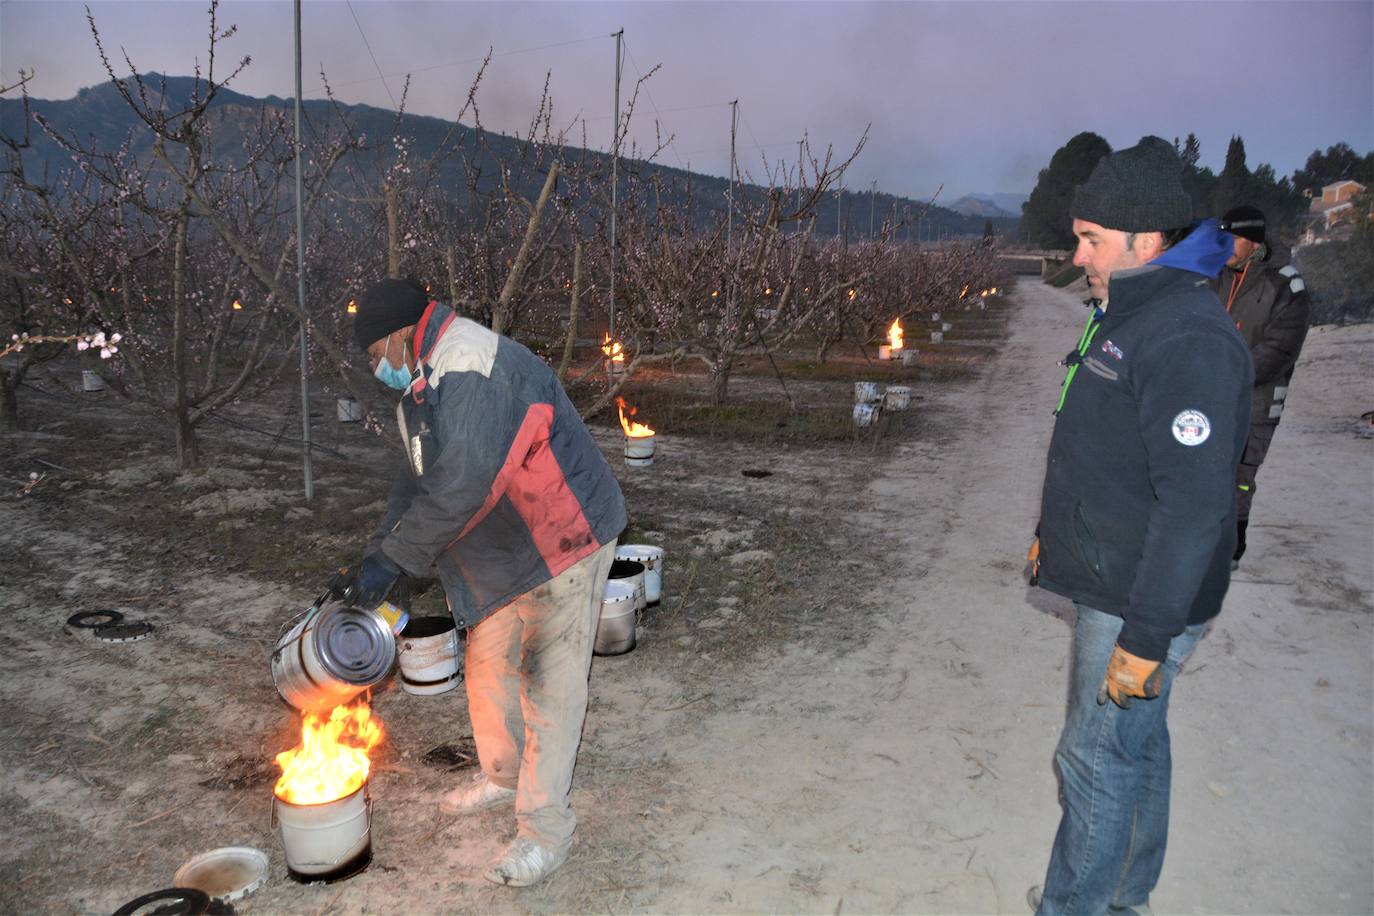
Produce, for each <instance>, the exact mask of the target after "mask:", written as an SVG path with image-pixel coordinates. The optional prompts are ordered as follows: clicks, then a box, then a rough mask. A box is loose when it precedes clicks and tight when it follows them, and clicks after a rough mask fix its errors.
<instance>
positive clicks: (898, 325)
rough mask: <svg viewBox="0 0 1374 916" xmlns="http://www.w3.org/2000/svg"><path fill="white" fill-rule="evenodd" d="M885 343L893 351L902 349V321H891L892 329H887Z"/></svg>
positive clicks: (896, 319)
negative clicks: (890, 346)
mask: <svg viewBox="0 0 1374 916" xmlns="http://www.w3.org/2000/svg"><path fill="white" fill-rule="evenodd" d="M887 342H888V343H889V344H891V345H892V349H893V350H900V349H902V319H900V318H894V319H892V327H890V328H888V329H887Z"/></svg>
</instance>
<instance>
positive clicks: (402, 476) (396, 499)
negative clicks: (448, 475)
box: [363, 459, 417, 557]
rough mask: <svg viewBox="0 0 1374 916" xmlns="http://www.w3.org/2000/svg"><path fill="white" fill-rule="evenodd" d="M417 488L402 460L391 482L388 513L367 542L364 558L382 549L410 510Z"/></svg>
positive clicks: (387, 503) (385, 513)
mask: <svg viewBox="0 0 1374 916" xmlns="http://www.w3.org/2000/svg"><path fill="white" fill-rule="evenodd" d="M416 492H417V488H416V486H415V476H414V475H413V474H412V473H411V470H410V467H409V466H408V465H407V464H406V463H405V460H404V459H402V461H401V464H400V466H399V467H398V468H397V469H396V477H395V479H394V480H393V481H392V482H391V492H390V493H389V494H387V498H386V511H385V512H384V513H383V514H382V520H381V522H379V523H378V525H377V529H376V530H375V531H373V532H372V537H371V538H369V539H368V541H367V548H366V549H364V550H363V556H365V557H366V556H369V555H371V554H374V553H376V552H377V551H378V550H381V549H382V541H383V540H384V539H385V538H386V536H387V535H388V534H390V533H391V531H392V529H393V528H395V527H396V523H397V522H399V521H400V520H401V516H402V515H404V514H405V511H406V509H408V508H410V501H411V500H412V499H414V498H415V494H416Z"/></svg>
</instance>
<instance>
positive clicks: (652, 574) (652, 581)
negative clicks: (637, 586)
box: [615, 544, 663, 604]
mask: <svg viewBox="0 0 1374 916" xmlns="http://www.w3.org/2000/svg"><path fill="white" fill-rule="evenodd" d="M615 558H616V559H617V560H634V561H635V562H637V563H643V564H644V601H645V603H647V604H658V602H659V600H660V599H661V598H662V597H663V548H662V547H651V546H649V545H648V544H621V545H620V546H619V547H617V548H616V549H615Z"/></svg>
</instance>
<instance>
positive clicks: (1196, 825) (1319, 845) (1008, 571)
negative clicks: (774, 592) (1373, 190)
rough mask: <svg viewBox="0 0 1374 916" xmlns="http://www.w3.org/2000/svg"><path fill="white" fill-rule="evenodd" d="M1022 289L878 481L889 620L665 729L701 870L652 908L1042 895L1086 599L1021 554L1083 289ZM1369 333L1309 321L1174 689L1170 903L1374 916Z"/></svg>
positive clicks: (681, 868) (678, 849) (682, 820)
mask: <svg viewBox="0 0 1374 916" xmlns="http://www.w3.org/2000/svg"><path fill="white" fill-rule="evenodd" d="M1018 296H1019V297H1021V300H1022V302H1021V308H1020V309H1019V314H1018V316H1017V318H1016V319H1014V320H1015V326H1014V330H1013V333H1012V335H1011V338H1010V340H1009V341H1008V342H1007V344H1006V345H1005V346H1004V347H1003V348H1002V349H1001V352H1000V353H999V354H997V356H996V357H995V358H994V361H993V363H992V364H991V365H990V366H989V367H988V369H987V371H986V372H985V373H984V374H983V376H982V378H981V379H980V380H979V381H978V382H977V383H975V384H973V385H970V386H963V387H961V388H959V389H958V390H956V391H952V392H949V393H947V395H946V396H943V397H942V396H940V395H939V394H936V395H932V399H931V400H929V401H927V403H926V404H925V407H924V409H925V410H927V411H930V412H931V413H932V415H934V416H935V417H937V418H938V419H939V420H941V421H942V422H944V423H947V424H949V425H951V426H952V427H953V428H954V430H955V436H956V440H955V441H954V442H953V443H949V442H943V443H939V444H934V443H932V444H926V445H913V446H909V447H905V448H904V449H903V450H902V453H901V454H899V455H898V456H897V457H896V458H895V459H894V460H892V461H891V462H890V464H889V465H888V466H887V467H886V468H883V469H881V476H880V477H879V479H877V480H876V481H875V482H874V483H873V484H872V485H871V487H870V488H869V493H870V495H871V497H872V500H871V502H872V505H873V506H874V507H875V508H871V509H870V510H869V511H868V513H867V515H866V518H865V521H866V523H867V526H866V527H867V529H868V531H869V537H871V538H873V539H876V540H878V541H880V542H882V543H885V544H886V545H887V546H888V550H887V553H888V556H889V558H890V561H889V563H888V565H887V566H886V568H884V569H873V570H872V571H871V577H869V578H867V579H866V580H864V581H855V582H854V583H853V587H854V594H855V596H856V600H855V604H856V605H858V604H860V603H861V601H860V600H859V598H860V596H862V597H866V598H870V599H872V600H873V603H874V604H875V605H876V610H875V611H873V612H871V613H868V614H867V616H866V618H865V626H864V629H866V630H868V631H869V639H868V640H867V641H866V642H865V644H864V645H862V646H859V647H855V648H856V651H852V652H850V651H847V649H848V648H850V647H847V646H846V645H843V644H840V643H838V642H834V643H831V644H826V643H825V642H824V641H819V642H818V641H815V640H811V641H808V642H807V643H806V645H807V647H808V648H806V649H794V650H792V651H790V652H789V653H788V654H787V655H786V656H785V658H783V659H782V660H780V661H779V662H777V663H774V664H770V665H769V666H768V667H767V668H766V670H762V671H757V672H751V673H749V674H748V675H747V676H746V684H745V689H744V690H742V691H738V692H735V693H734V694H733V703H732V704H731V705H730V706H728V707H726V708H719V707H718V708H717V709H716V711H715V712H714V713H712V714H710V715H703V716H701V717H700V718H698V719H696V720H695V721H694V722H693V724H692V726H691V730H690V732H688V733H685V734H684V735H683V740H680V741H678V742H677V744H678V746H677V747H675V748H673V749H671V750H670V751H669V753H668V756H669V757H670V758H672V759H674V760H675V762H676V764H677V766H675V768H674V770H675V772H677V773H679V774H682V776H681V778H682V779H683V780H685V783H686V784H685V786H683V787H682V789H681V791H680V792H679V793H677V795H678V797H679V798H682V799H690V800H691V801H690V802H679V804H682V805H685V806H686V810H685V811H678V812H677V813H678V814H679V816H677V817H674V818H673V819H671V820H670V821H669V822H667V823H664V824H663V825H662V828H661V829H658V830H653V831H648V832H646V837H645V840H646V842H649V843H650V844H651V846H650V849H651V851H652V852H654V853H655V854H656V855H658V856H661V857H664V858H667V857H671V858H672V859H673V860H675V861H676V862H677V863H678V865H677V868H676V870H677V871H678V872H679V874H680V876H681V878H682V881H681V883H680V884H678V885H675V886H669V887H665V888H663V893H661V894H660V895H658V896H652V895H651V896H648V897H647V898H641V899H643V902H644V903H645V904H646V905H647V908H648V909H651V910H661V911H666V912H685V911H701V910H710V911H749V912H754V911H770V912H826V913H833V912H841V911H843V912H970V913H992V912H1008V913H1019V912H1024V911H1025V904H1024V894H1025V891H1026V888H1027V887H1028V886H1029V885H1031V884H1034V883H1039V881H1040V880H1041V878H1042V876H1043V873H1044V867H1045V863H1046V861H1047V858H1048V852H1049V847H1050V843H1051V841H1052V838H1053V833H1054V829H1055V826H1056V824H1057V820H1058V806H1057V804H1056V800H1055V799H1056V794H1055V793H1056V787H1055V781H1054V776H1053V772H1052V768H1051V755H1052V753H1053V749H1054V744H1055V741H1056V740H1057V736H1058V734H1059V730H1060V727H1061V723H1062V720H1063V715H1064V706H1063V696H1064V691H1065V689H1066V677H1067V672H1066V669H1065V664H1066V660H1067V653H1068V647H1069V636H1070V627H1069V625H1068V623H1067V622H1066V618H1067V617H1068V616H1069V615H1070V614H1071V608H1070V607H1069V606H1068V604H1067V602H1064V601H1061V600H1058V599H1055V598H1053V596H1049V595H1047V594H1045V593H1041V592H1038V591H1032V590H1030V589H1028V588H1026V587H1025V586H1024V585H1023V584H1022V582H1021V579H1020V567H1021V557H1022V556H1023V555H1024V551H1025V547H1026V544H1027V541H1028V537H1029V534H1030V532H1031V531H1032V529H1033V527H1034V523H1035V515H1036V512H1037V510H1038V499H1039V484H1040V481H1041V478H1042V474H1043V462H1044V455H1045V448H1046V445H1047V442H1048V436H1049V432H1050V427H1051V417H1050V408H1051V406H1052V404H1053V402H1054V398H1055V392H1056V390H1057V386H1058V384H1059V379H1060V375H1061V370H1060V369H1059V368H1058V367H1057V366H1056V365H1055V360H1056V359H1057V358H1058V357H1059V356H1060V355H1061V354H1062V353H1063V352H1067V350H1068V349H1069V347H1070V345H1071V343H1072V340H1073V339H1074V338H1075V337H1076V335H1077V333H1078V330H1079V328H1080V325H1081V322H1082V321H1083V320H1084V318H1085V312H1084V310H1083V308H1082V306H1081V304H1080V302H1079V300H1078V297H1076V296H1075V295H1072V294H1070V293H1066V292H1061V291H1057V290H1053V289H1051V288H1049V287H1045V286H1042V285H1039V284H1035V283H1023V284H1021V285H1020V288H1019V289H1018ZM1370 331H1371V329H1370V328H1368V327H1364V328H1353V329H1345V330H1322V329H1319V330H1317V331H1314V333H1313V335H1312V337H1311V338H1310V342H1309V345H1308V352H1307V354H1306V355H1305V357H1304V362H1303V365H1302V366H1300V367H1299V370H1298V375H1297V382H1296V384H1295V386H1294V391H1295V394H1294V396H1293V399H1292V402H1291V404H1292V406H1291V407H1290V413H1289V415H1288V416H1287V418H1286V419H1285V421H1284V425H1283V427H1282V430H1281V431H1280V433H1279V435H1278V438H1277V441H1276V444H1275V446H1274V449H1273V452H1272V456H1271V458H1270V461H1269V463H1268V464H1267V465H1266V466H1265V469H1264V471H1263V472H1262V475H1261V485H1262V486H1264V490H1263V491H1262V492H1261V495H1260V496H1259V498H1258V500H1257V503H1256V506H1257V509H1256V511H1255V515H1254V519H1253V524H1252V528H1251V530H1252V532H1254V533H1253V535H1252V547H1251V552H1250V554H1249V555H1248V556H1247V558H1246V565H1245V568H1244V570H1243V571H1242V573H1240V574H1239V575H1238V576H1237V580H1236V583H1235V585H1234V587H1233V590H1232V592H1231V595H1230V597H1229V598H1228V601H1227V605H1226V607H1225V610H1224V611H1223V613H1222V616H1221V617H1220V618H1219V621H1218V623H1217V624H1216V625H1215V626H1214V627H1213V629H1212V631H1211V633H1210V635H1209V636H1208V637H1207V638H1206V639H1205V641H1204V642H1203V643H1202V645H1201V647H1200V649H1199V650H1198V652H1197V654H1196V656H1195V658H1194V661H1193V664H1192V666H1191V668H1190V670H1189V671H1188V672H1187V677H1186V679H1185V680H1184V681H1183V682H1182V683H1181V685H1180V692H1179V694H1178V698H1177V701H1176V706H1175V709H1174V712H1173V729H1174V737H1175V740H1174V743H1175V751H1174V754H1175V764H1174V770H1175V796H1174V819H1173V825H1174V838H1173V840H1172V842H1171V847H1170V854H1169V860H1168V863H1167V864H1166V868H1165V874H1164V878H1163V882H1162V884H1161V886H1160V887H1159V888H1158V890H1157V891H1156V894H1155V904H1156V911H1158V912H1161V913H1167V912H1237V913H1238V912H1256V913H1275V912H1300V913H1337V912H1351V913H1357V912H1370V911H1374V892H1372V890H1371V868H1372V866H1371V862H1372V861H1374V856H1372V855H1371V803H1374V790H1372V788H1371V727H1370V726H1371V722H1370V714H1371V709H1374V703H1372V700H1374V697H1372V694H1371V680H1370V664H1369V662H1370V650H1371V641H1370V622H1371V605H1370V582H1371V564H1372V563H1374V559H1372V558H1374V535H1372V530H1374V529H1371V521H1370V520H1371V518H1372V517H1374V515H1371V504H1370V499H1371V494H1370V487H1369V482H1370V480H1371V468H1372V467H1374V461H1372V460H1371V453H1372V452H1374V448H1372V446H1374V442H1371V441H1369V440H1360V439H1357V438H1356V437H1355V435H1354V425H1353V423H1352V422H1351V421H1352V419H1353V418H1354V417H1357V416H1358V415H1359V413H1360V412H1361V410H1364V409H1368V406H1374V405H1366V404H1364V403H1361V401H1362V400H1365V401H1368V400H1371V398H1370V394H1371V392H1370V390H1369V384H1368V377H1369V376H1368V369H1369V363H1370V360H1369V355H1370V342H1371V340H1374V335H1371V333H1370ZM836 610H837V609H836V608H831V612H832V614H833V612H834V611H836ZM856 613H860V612H859V611H856ZM702 689H703V690H704V691H709V690H711V689H713V685H711V684H704V685H703V688H702Z"/></svg>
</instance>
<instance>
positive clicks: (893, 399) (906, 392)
mask: <svg viewBox="0 0 1374 916" xmlns="http://www.w3.org/2000/svg"><path fill="white" fill-rule="evenodd" d="M883 406H884V407H886V408H887V409H888V410H906V409H907V407H909V406H911V389H910V388H908V387H907V386H906V385H889V386H887V391H885V392H884V393H883Z"/></svg>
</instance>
